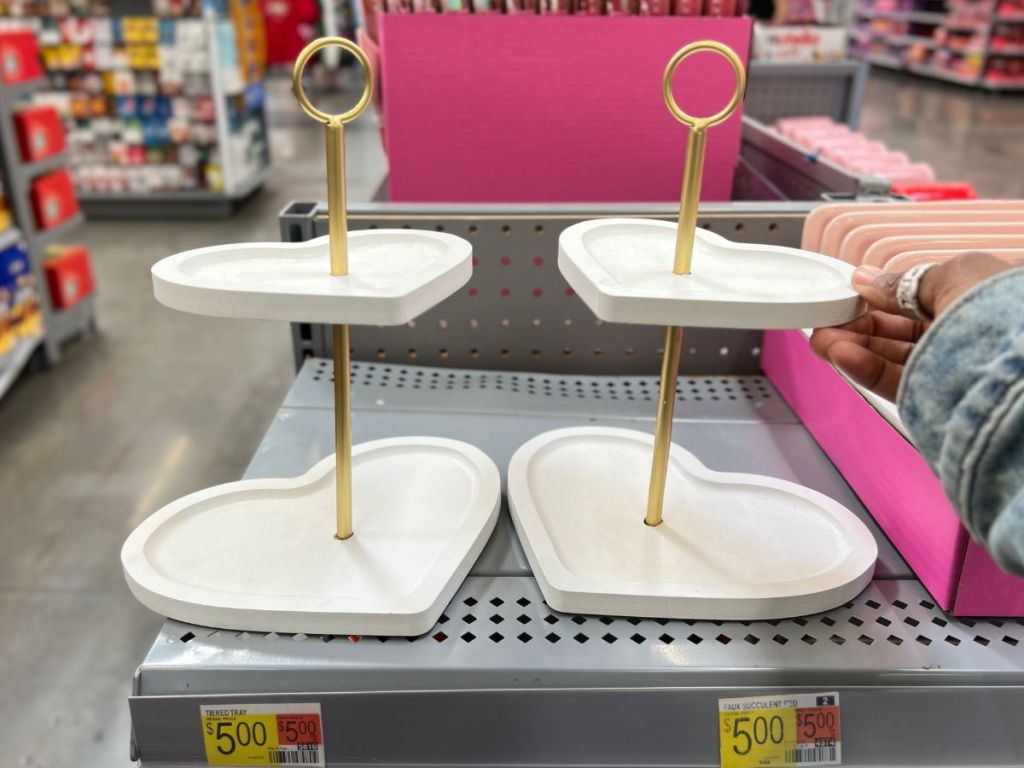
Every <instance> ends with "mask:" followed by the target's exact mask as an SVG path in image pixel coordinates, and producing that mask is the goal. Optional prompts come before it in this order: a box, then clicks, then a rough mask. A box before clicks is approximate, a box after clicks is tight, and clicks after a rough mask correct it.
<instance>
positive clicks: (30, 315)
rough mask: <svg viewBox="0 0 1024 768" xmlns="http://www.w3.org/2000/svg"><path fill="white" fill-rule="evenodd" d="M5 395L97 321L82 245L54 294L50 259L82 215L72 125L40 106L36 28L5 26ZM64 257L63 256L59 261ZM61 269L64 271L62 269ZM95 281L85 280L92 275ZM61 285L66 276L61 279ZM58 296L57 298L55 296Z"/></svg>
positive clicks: (1, 366) (0, 121) (0, 271)
mask: <svg viewBox="0 0 1024 768" xmlns="http://www.w3.org/2000/svg"><path fill="white" fill-rule="evenodd" d="M0 56H2V61H3V68H2V73H0V168H2V171H3V198H4V204H3V207H2V209H0V396H2V395H3V394H4V393H5V392H6V391H7V390H8V389H9V388H10V386H11V384H13V383H14V381H15V380H16V379H17V377H18V374H19V373H20V372H21V371H22V370H23V369H24V368H25V366H26V365H28V364H29V362H30V361H31V360H32V359H33V358H35V357H36V352H37V350H39V349H40V348H41V349H42V355H43V356H44V357H45V359H46V361H47V362H49V363H51V364H52V363H55V362H57V360H58V359H59V358H60V352H61V345H62V344H63V342H64V341H66V340H68V339H70V338H71V337H73V336H77V335H79V334H81V333H82V332H83V331H86V330H89V329H91V328H92V327H93V326H94V316H93V303H92V273H91V269H90V265H89V256H88V252H87V251H86V250H85V249H83V248H81V247H76V248H74V249H73V250H74V251H75V254H76V258H75V269H76V272H77V274H78V275H79V278H78V279H76V280H75V281H74V283H75V290H74V292H73V294H72V293H66V292H65V294H64V296H63V297H61V293H60V292H58V293H57V294H51V292H50V290H48V286H50V285H53V284H54V283H52V282H48V277H47V275H48V274H49V273H53V272H54V271H55V264H54V263H53V262H51V260H50V258H49V257H50V256H51V255H53V254H54V251H53V250H52V249H53V248H55V247H56V246H54V245H53V243H54V241H55V240H57V239H60V238H62V237H63V236H64V235H65V234H66V233H67V232H68V230H70V229H71V228H72V227H74V226H75V225H76V224H77V223H79V222H80V221H81V219H82V214H81V212H80V211H79V209H78V202H77V199H76V196H75V192H74V189H73V187H72V184H71V176H70V174H69V172H68V170H67V168H66V167H65V166H66V164H67V162H68V155H67V152H66V150H65V137H64V128H63V126H62V125H61V123H60V119H59V118H58V117H57V115H56V113H55V112H54V110H53V109H52V108H50V107H47V106H39V105H37V104H34V103H32V101H31V100H32V98H33V96H34V94H35V93H36V92H37V89H38V88H40V87H41V86H42V85H43V84H44V82H45V80H44V79H43V72H42V68H41V67H40V65H39V53H38V48H37V46H36V41H35V38H34V36H33V35H32V33H31V32H28V31H11V30H0ZM57 261H60V259H59V258H58V259H57ZM57 271H58V272H60V271H62V270H57ZM86 277H87V279H84V278H86ZM57 284H58V285H59V281H58V283H57ZM55 296H56V297H57V299H56V300H55Z"/></svg>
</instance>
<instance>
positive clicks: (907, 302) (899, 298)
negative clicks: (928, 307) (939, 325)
mask: <svg viewBox="0 0 1024 768" xmlns="http://www.w3.org/2000/svg"><path fill="white" fill-rule="evenodd" d="M936 266H938V264H936V263H935V262H927V263H925V264H915V265H914V266H912V267H911V268H910V269H908V270H907V271H906V272H904V273H903V276H902V277H901V278H900V281H899V282H898V283H897V284H896V304H897V305H898V306H899V308H900V312H901V313H902V314H903V315H904V316H905V317H909V318H910V319H911V320H920V321H921V322H922V323H930V322H931V321H932V320H934V319H935V318H934V317H933V316H932V315H931V314H929V313H928V312H925V311H924V310H923V309H921V303H920V302H919V301H918V296H917V294H918V293H919V292H920V290H921V280H922V279H923V278H924V276H925V273H926V272H927V271H928V270H929V269H931V268H932V267H936Z"/></svg>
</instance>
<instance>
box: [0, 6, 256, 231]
mask: <svg viewBox="0 0 1024 768" xmlns="http://www.w3.org/2000/svg"><path fill="white" fill-rule="evenodd" d="M12 5H14V4H12ZM31 5H33V4H30V3H24V4H22V7H21V10H22V11H25V13H24V14H22V15H21V16H16V17H14V18H13V19H12V20H8V22H7V23H8V24H10V25H15V24H18V25H22V26H27V27H29V28H31V29H33V30H34V31H35V32H36V34H37V36H38V39H39V43H40V50H41V54H42V59H43V63H44V66H45V69H46V73H47V77H48V81H49V82H48V87H47V88H45V89H44V90H43V92H41V93H40V94H39V95H38V97H37V101H38V102H40V103H44V104H48V105H51V106H53V107H55V108H56V109H57V111H58V113H59V114H60V115H61V117H62V119H63V121H64V123H65V125H66V127H67V132H68V141H69V145H70V154H71V160H72V164H73V170H74V180H75V185H76V188H77V190H78V193H79V198H80V200H81V202H82V206H83V208H84V209H85V210H86V211H87V212H88V213H89V214H91V215H100V216H102V215H105V214H108V213H112V214H115V215H117V216H121V217H123V216H132V215H141V216H160V215H184V214H189V215H208V216H214V215H226V214H228V213H230V212H231V211H232V210H233V209H234V207H235V206H236V205H237V204H238V202H239V201H241V200H244V199H246V198H247V197H249V196H250V195H251V194H252V193H253V192H254V191H255V190H257V189H258V188H259V187H260V186H261V185H262V182H263V178H264V174H265V171H266V168H267V165H268V163H269V154H268V148H267V141H266V122H265V119H264V114H263V109H264V98H263V88H264V84H263V77H264V70H265V67H266V36H265V30H264V27H263V20H262V14H261V10H260V4H259V3H258V2H257V1H256V0H218V1H217V2H206V3H199V2H180V3H174V2H168V0H153V2H151V3H136V4H132V7H131V8H130V9H124V8H121V7H114V8H111V7H108V4H106V3H102V2H82V3H79V4H78V7H77V8H76V11H77V14H78V15H73V16H69V15H66V14H61V12H60V10H59V9H51V8H50V7H49V4H43V5H44V6H45V7H44V8H43V9H36V10H35V15H29V13H28V11H29V10H30V8H29V6H31ZM36 5H38V4H36ZM122 5H124V4H122ZM124 10H127V12H128V13H130V14H135V15H126V14H119V13H118V11H124Z"/></svg>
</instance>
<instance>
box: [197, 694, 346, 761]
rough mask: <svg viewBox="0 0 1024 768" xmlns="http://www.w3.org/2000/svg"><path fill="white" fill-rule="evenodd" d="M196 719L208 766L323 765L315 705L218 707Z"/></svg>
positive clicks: (202, 711)
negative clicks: (198, 720)
mask: <svg viewBox="0 0 1024 768" xmlns="http://www.w3.org/2000/svg"><path fill="white" fill-rule="evenodd" d="M199 715H200V718H201V720H202V727H203V742H204V743H205V745H206V762H207V764H208V765H229V766H252V765H298V766H307V768H309V767H310V766H313V767H314V768H315V767H316V766H320V768H324V767H325V766H326V765H327V763H326V759H325V756H324V732H323V727H322V723H321V722H320V705H319V704H216V705H210V706H200V707H199Z"/></svg>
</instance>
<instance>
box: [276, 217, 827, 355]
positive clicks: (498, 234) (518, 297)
mask: <svg viewBox="0 0 1024 768" xmlns="http://www.w3.org/2000/svg"><path fill="white" fill-rule="evenodd" d="M294 205H296V204H293V206H294ZM807 210H809V204H807V205H803V204H792V203H784V204H766V203H750V204H742V203H731V204H718V205H707V206H702V209H701V217H700V221H699V223H700V226H702V227H704V228H706V229H709V230H711V231H714V232H718V233H719V234H722V235H724V236H726V237H728V238H729V239H731V240H736V241H740V242H760V243H772V244H778V245H794V244H798V243H799V238H800V231H801V228H802V226H803V219H804V217H805V216H806V213H807ZM677 213H678V208H677V207H676V206H672V205H649V206H615V207H609V206H526V205H523V206H501V207H497V206H431V207H426V206H410V205H396V204H368V205H365V206H359V207H354V208H353V209H352V210H351V212H350V214H349V227H350V228H351V229H353V230H358V229H374V228H400V229H401V228H405V229H411V228H429V229H434V230H437V231H444V232H449V233H451V234H455V235H459V236H461V237H465V238H466V239H468V240H469V241H470V242H471V243H472V244H473V253H474V268H473V277H472V278H471V280H470V282H469V284H468V285H466V286H465V287H464V288H463V289H461V290H460V291H459V292H458V293H457V294H455V295H454V296H451V297H450V298H448V299H447V300H445V301H444V302H442V303H441V304H439V305H438V306H437V307H435V308H433V309H432V310H430V311H428V312H426V313H424V314H423V315H421V316H420V317H418V318H416V319H415V320H414V321H413V322H411V323H409V324H408V325H406V326H400V327H389V328H382V327H373V328H369V327H354V328H353V329H352V351H353V359H356V360H368V361H380V362H389V363H406V364H414V365H434V366H454V367H459V368H474V369H487V370H495V369H497V370H502V369H503V370H521V371H537V372H562V371H572V372H574V373H580V374H654V373H657V371H658V368H659V365H660V361H661V351H662V344H663V337H664V329H662V328H658V327H653V326H640V325H624V324H612V323H604V322H602V321H599V320H597V319H596V318H595V317H594V315H593V314H592V313H591V312H590V310H589V309H588V308H587V307H586V305H585V304H583V302H582V300H581V299H580V298H579V297H578V296H576V295H575V294H574V293H573V292H572V290H571V289H570V287H569V285H568V283H566V282H565V280H564V278H563V277H562V275H561V273H560V272H559V271H558V266H557V257H558V235H559V234H560V233H561V231H562V230H563V229H565V228H566V227H568V226H570V225H571V224H575V223H577V222H580V221H585V220H587V219H591V218H595V217H599V216H640V217H646V218H660V219H666V220H671V219H673V218H674V217H675V216H676V215H677ZM310 217H311V218H312V222H313V227H312V230H311V231H310V230H309V229H308V228H306V229H302V234H306V233H307V232H308V233H309V234H311V235H312V236H313V237H317V236H320V235H323V234H326V233H327V222H326V217H325V215H324V213H323V208H322V206H317V208H316V210H315V212H314V213H312V214H311V215H310ZM299 229H300V228H299V227H298V226H294V228H293V229H291V230H289V234H290V233H291V232H295V233H298V232H299ZM293 338H294V339H295V340H296V361H297V363H299V364H301V360H302V359H303V358H305V357H325V356H329V355H330V347H329V335H328V334H325V333H323V331H322V329H321V330H317V329H316V328H315V327H314V326H309V325H305V324H298V325H296V326H295V328H294V330H293ZM683 343H684V355H683V365H682V370H683V372H685V373H688V374H752V373H757V372H758V371H759V365H758V360H757V357H756V355H755V354H752V353H753V350H755V349H756V348H757V347H759V346H760V343H761V333H760V332H759V331H737V330H722V329H706V328H695V329H689V330H688V331H687V333H686V335H685V338H684V342H683Z"/></svg>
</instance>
